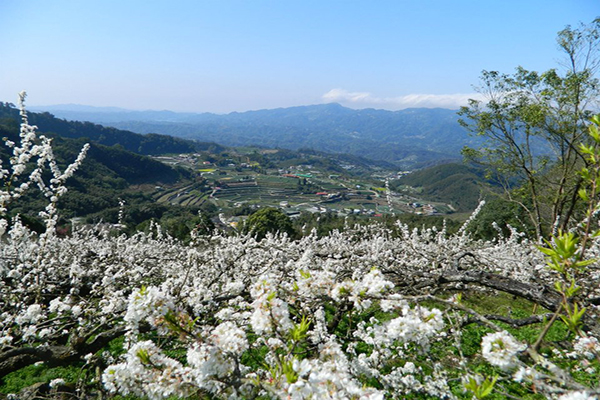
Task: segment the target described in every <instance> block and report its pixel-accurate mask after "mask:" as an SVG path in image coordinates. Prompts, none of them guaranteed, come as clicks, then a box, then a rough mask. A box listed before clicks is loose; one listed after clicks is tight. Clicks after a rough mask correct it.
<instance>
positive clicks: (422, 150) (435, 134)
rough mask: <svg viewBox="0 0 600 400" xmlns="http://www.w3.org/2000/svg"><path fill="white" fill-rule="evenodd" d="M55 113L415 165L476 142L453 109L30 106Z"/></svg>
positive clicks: (456, 153) (448, 157)
mask: <svg viewBox="0 0 600 400" xmlns="http://www.w3.org/2000/svg"><path fill="white" fill-rule="evenodd" d="M31 109H35V110H40V111H48V112H51V113H52V114H54V115H55V116H57V117H59V118H64V119H69V120H78V121H90V122H94V123H99V124H102V125H106V126H111V127H115V128H118V129H125V130H129V131H132V132H136V133H142V134H148V133H159V134H164V135H171V136H176V137H179V138H185V139H192V140H196V141H203V142H216V143H219V144H222V145H228V146H245V145H258V146H265V147H279V148H287V149H292V150H297V149H306V148H312V149H315V150H319V151H326V152H332V153H349V154H354V155H360V156H363V157H367V158H371V159H375V160H383V161H387V162H391V163H394V164H395V165H397V166H398V167H400V168H406V169H415V168H423V167H426V166H429V165H435V164H440V163H444V162H449V161H456V160H458V159H460V150H461V149H462V148H463V147H464V146H465V145H469V146H476V145H478V144H479V143H480V141H479V139H478V138H474V137H471V136H469V134H468V133H467V132H466V131H465V129H464V128H463V127H461V126H460V125H459V124H458V116H457V115H456V111H455V110H448V109H440V108H438V109H424V108H420V109H406V110H400V111H387V110H376V109H362V110H354V109H350V108H346V107H343V106H341V105H339V104H336V103H331V104H320V105H311V106H299V107H289V108H278V109H270V110H258V111H247V112H232V113H229V114H211V113H177V112H172V111H131V110H126V109H119V108H115V107H88V106H80V105H59V106H47V107H31Z"/></svg>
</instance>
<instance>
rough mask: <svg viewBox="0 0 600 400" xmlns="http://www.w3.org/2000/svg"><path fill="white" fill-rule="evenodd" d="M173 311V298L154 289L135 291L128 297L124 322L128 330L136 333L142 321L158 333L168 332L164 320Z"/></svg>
mask: <svg viewBox="0 0 600 400" xmlns="http://www.w3.org/2000/svg"><path fill="white" fill-rule="evenodd" d="M174 311H175V303H174V301H173V298H172V297H171V296H169V295H168V294H166V293H164V292H163V291H161V290H160V289H159V288H156V287H153V286H151V287H148V288H142V289H136V290H134V291H133V292H132V293H131V294H130V295H129V305H128V306H127V313H125V316H124V320H125V322H126V323H127V327H128V329H130V330H131V331H133V332H138V330H139V324H140V322H142V321H145V322H147V323H149V324H150V325H151V326H154V327H156V328H157V329H158V331H159V333H165V332H167V331H168V329H167V327H166V326H165V324H164V318H165V316H166V315H167V313H169V312H174Z"/></svg>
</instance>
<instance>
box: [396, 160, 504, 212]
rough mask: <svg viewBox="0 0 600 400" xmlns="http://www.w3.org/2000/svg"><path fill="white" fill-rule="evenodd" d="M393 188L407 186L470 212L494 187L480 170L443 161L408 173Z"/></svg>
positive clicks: (432, 198)
mask: <svg viewBox="0 0 600 400" xmlns="http://www.w3.org/2000/svg"><path fill="white" fill-rule="evenodd" d="M392 186H393V187H394V188H395V189H396V190H398V191H403V189H404V187H405V186H410V187H411V188H415V189H417V190H418V191H419V194H420V196H421V197H424V198H428V199H431V200H438V201H444V202H448V203H450V204H452V205H453V206H454V207H455V208H456V210H457V211H459V212H464V211H472V210H473V209H475V207H477V204H478V203H479V201H480V200H481V199H482V198H484V197H485V196H486V194H487V193H489V191H490V190H493V185H491V184H490V182H489V181H487V180H486V179H485V177H484V172H483V171H482V170H480V169H477V168H474V167H470V166H467V165H464V164H444V165H438V166H434V167H431V168H426V169H423V170H420V171H415V172H413V173H411V174H408V175H406V176H403V177H402V178H400V179H398V180H396V181H394V182H393V185H392Z"/></svg>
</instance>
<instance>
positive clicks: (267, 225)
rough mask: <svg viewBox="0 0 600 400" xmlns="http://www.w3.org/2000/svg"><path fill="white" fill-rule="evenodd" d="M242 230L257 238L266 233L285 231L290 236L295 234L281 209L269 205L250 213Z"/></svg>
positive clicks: (288, 219) (262, 236) (261, 237)
mask: <svg viewBox="0 0 600 400" xmlns="http://www.w3.org/2000/svg"><path fill="white" fill-rule="evenodd" d="M242 232H244V233H250V234H252V236H255V237H256V238H257V239H258V240H260V239H263V238H264V237H265V236H266V235H267V233H277V232H280V233H287V234H288V236H290V237H294V236H295V235H296V231H295V230H294V227H293V226H292V221H291V220H290V218H289V217H288V216H287V215H285V213H284V212H283V211H281V210H278V209H276V208H271V207H269V208H262V209H260V210H258V211H256V212H255V213H254V214H252V215H250V217H248V220H247V221H246V223H245V224H244V227H243V229H242Z"/></svg>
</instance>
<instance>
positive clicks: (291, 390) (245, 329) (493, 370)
mask: <svg viewBox="0 0 600 400" xmlns="http://www.w3.org/2000/svg"><path fill="white" fill-rule="evenodd" d="M21 100H22V101H21V109H22V117H23V122H22V125H21V135H20V137H21V142H20V143H12V142H9V141H5V145H6V146H8V149H9V150H10V152H11V154H12V155H11V157H10V159H9V160H8V163H5V165H2V166H1V167H0V177H1V178H2V180H3V182H4V185H3V188H2V190H1V191H0V214H2V215H3V216H6V215H8V211H9V209H10V205H11V202H12V201H13V200H14V199H16V198H18V197H19V196H21V195H23V193H25V192H26V191H30V190H36V189H35V187H36V186H37V188H38V189H40V190H41V191H42V193H43V195H44V196H45V197H46V198H47V199H48V207H47V208H46V209H45V210H42V212H41V216H42V217H43V218H44V220H45V223H46V230H45V232H44V233H43V234H36V233H34V232H31V231H30V230H28V229H27V228H26V227H25V226H24V225H23V224H22V223H21V222H20V220H19V218H18V217H14V218H12V219H10V220H9V219H7V218H6V217H5V218H3V219H2V220H1V222H0V235H1V238H0V240H1V242H0V312H1V319H0V379H2V384H3V385H4V386H3V388H4V389H3V390H4V391H5V394H6V395H7V396H8V397H9V398H15V399H16V398H21V397H25V394H24V393H25V392H24V391H22V390H21V389H22V388H21V387H19V388H17V389H15V390H16V391H15V392H10V388H12V387H15V388H16V383H15V382H16V381H18V379H21V378H22V377H24V376H29V377H31V376H36V375H37V376H42V375H43V376H46V377H48V378H47V381H42V382H39V383H38V384H36V385H34V386H35V390H37V392H36V393H35V394H33V395H32V394H31V393H32V392H31V390H33V389H31V390H30V392H29V393H30V395H32V396H41V397H55V398H82V399H87V398H107V397H108V398H111V397H113V396H132V397H128V398H149V399H163V398H169V397H171V398H207V399H277V398H279V399H429V398H440V399H472V398H476V399H483V398H489V399H501V398H513V399H516V398H525V399H544V398H548V399H561V400H567V399H573V400H574V399H596V398H597V397H598V395H599V394H600V388H599V387H598V384H599V382H598V380H599V379H600V371H599V368H600V343H599V338H600V322H599V319H598V313H599V311H600V310H599V308H598V307H599V306H600V285H599V282H600V270H599V268H598V266H599V264H598V262H597V259H598V257H600V241H599V239H598V236H600V235H599V233H598V231H599V228H598V220H597V216H598V210H599V206H598V202H597V199H598V193H597V183H598V173H599V171H600V134H599V133H598V125H600V119H594V120H593V121H592V122H591V123H590V124H589V137H590V143H591V144H587V145H584V146H581V149H580V150H581V152H582V153H583V154H584V155H585V157H586V160H587V161H588V166H587V167H586V169H585V170H584V171H582V173H581V176H582V177H583V179H584V180H585V181H584V182H585V185H581V187H582V188H584V187H585V188H589V189H585V190H584V189H582V190H580V192H579V196H580V199H581V201H582V202H584V203H585V204H587V207H586V208H584V212H583V214H582V216H581V220H580V221H578V222H577V223H573V224H571V225H570V226H569V229H568V230H558V229H557V230H556V231H555V233H554V234H553V235H550V236H548V237H546V239H542V238H540V239H538V238H534V239H529V238H527V237H526V236H525V235H524V234H521V233H519V231H518V230H517V229H516V228H512V230H511V232H512V233H511V235H509V236H504V235H502V233H501V232H502V231H501V230H499V234H498V236H497V238H496V239H494V240H491V241H478V240H474V239H472V238H471V237H470V236H469V234H468V229H467V228H468V225H469V223H470V222H471V221H472V219H469V220H467V221H466V222H465V226H464V227H463V229H461V230H460V231H459V232H458V233H457V234H454V235H448V234H447V233H446V232H445V230H444V229H441V230H436V229H422V230H418V229H417V230H410V229H408V227H406V226H403V225H398V226H397V227H396V228H397V229H396V230H394V231H393V232H392V231H391V230H388V229H384V228H383V227H381V226H378V225H369V226H356V227H351V226H348V227H346V229H345V230H344V231H341V232H340V231H336V232H333V233H332V234H330V235H329V236H325V237H318V236H317V235H316V234H309V235H307V236H305V237H303V238H300V239H294V240H293V239H291V238H289V237H288V236H286V235H285V234H281V235H272V234H267V235H266V236H265V237H264V238H262V239H260V240H258V239H256V238H254V237H253V236H252V235H251V234H247V235H226V234H224V233H219V232H215V233H214V234H212V235H200V234H193V235H192V240H191V241H190V242H189V243H183V242H180V241H177V240H175V239H173V238H171V237H169V236H168V235H166V234H164V233H163V232H162V231H161V228H160V226H153V227H152V229H151V230H150V231H149V232H147V233H137V234H134V235H130V236H127V235H125V234H115V233H114V232H109V231H106V230H103V229H101V228H99V227H97V228H94V227H81V228H74V229H73V233H72V234H71V235H69V236H66V237H59V236H58V235H57V234H56V232H55V225H56V218H57V217H56V215H57V210H56V203H57V201H58V199H59V198H60V196H61V195H62V194H63V193H64V192H65V191H66V186H65V183H66V180H67V178H68V177H69V176H70V175H71V174H73V173H75V172H76V169H77V167H78V166H79V165H80V164H81V162H85V161H84V157H85V151H86V148H87V147H84V149H83V150H82V152H81V154H80V156H79V157H78V158H77V159H76V160H75V162H74V163H73V164H71V165H70V166H68V167H67V168H66V169H65V171H64V172H63V171H61V170H60V168H59V167H58V166H57V165H56V162H55V161H54V158H53V154H52V145H51V141H50V140H49V139H47V138H45V137H43V136H41V137H38V136H37V135H36V128H35V127H33V126H30V125H29V124H28V121H27V115H26V112H25V108H24V105H23V100H24V94H23V95H22V97H21ZM483 206H484V205H483V204H481V205H480V208H481V207H483ZM477 212H478V210H476V212H475V213H474V214H473V216H472V217H471V218H476V216H477ZM11 385H13V386H11Z"/></svg>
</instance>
